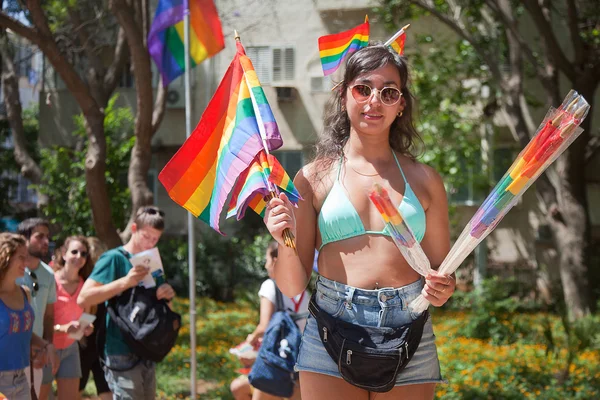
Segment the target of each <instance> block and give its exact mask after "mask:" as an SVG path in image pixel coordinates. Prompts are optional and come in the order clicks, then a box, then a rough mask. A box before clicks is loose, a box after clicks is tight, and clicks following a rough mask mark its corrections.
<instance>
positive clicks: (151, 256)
mask: <svg viewBox="0 0 600 400" xmlns="http://www.w3.org/2000/svg"><path fill="white" fill-rule="evenodd" d="M129 261H130V262H131V265H133V266H134V267H135V266H136V265H143V266H145V267H148V268H149V271H148V274H147V275H146V276H145V277H144V279H142V280H141V282H140V283H141V284H142V285H144V287H145V288H152V287H155V286H156V278H158V277H160V276H163V275H164V274H165V270H164V268H163V265H162V261H161V259H160V254H159V253H158V248H156V247H154V248H152V249H150V250H146V251H142V252H141V253H137V254H134V255H133V256H132V257H131V258H130V259H129Z"/></svg>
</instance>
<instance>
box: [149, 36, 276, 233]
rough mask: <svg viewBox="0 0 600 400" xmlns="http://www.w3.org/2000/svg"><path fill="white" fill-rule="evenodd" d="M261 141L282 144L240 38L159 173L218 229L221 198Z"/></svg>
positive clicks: (180, 199)
mask: <svg viewBox="0 0 600 400" xmlns="http://www.w3.org/2000/svg"><path fill="white" fill-rule="evenodd" d="M263 143H264V144H266V146H267V147H268V149H269V151H271V150H275V149H278V148H279V147H281V145H282V144H283V141H282V139H281V135H280V134H279V128H278V127H277V123H276V122H275V118H274V117H273V113H272V111H271V108H270V107H269V103H268V102H267V98H266V97H265V94H264V92H263V89H262V87H261V86H260V82H259V81H258V77H257V76H256V72H255V71H254V67H253V66H252V62H251V61H250V59H249V58H248V57H247V56H246V53H245V51H244V48H243V46H242V45H241V43H239V42H238V43H237V53H236V55H235V57H234V59H233V61H232V62H231V64H230V65H229V68H228V69H227V72H226V73H225V76H224V77H223V80H222V81H221V83H220V84H219V87H218V88H217V91H216V92H215V94H214V96H213V98H212V99H211V101H210V103H209V104H208V106H207V107H206V110H205V111H204V114H203V115H202V118H201V119H200V122H199V123H198V126H197V127H196V129H194V132H192V134H191V135H190V137H189V138H188V139H187V140H186V141H185V143H184V144H183V145H182V146H181V148H180V149H179V150H178V151H177V153H175V155H174V156H173V158H171V160H170V161H169V162H168V163H167V165H166V166H165V167H164V169H163V170H162V171H161V173H160V174H159V176H158V179H159V180H160V181H161V183H162V184H163V186H164V187H165V189H166V190H167V192H168V193H169V196H170V197H171V198H172V199H173V200H174V201H175V202H176V203H177V204H179V205H181V206H182V207H184V208H185V209H186V210H188V211H190V212H191V213H192V214H193V215H194V216H196V217H198V218H199V219H200V220H202V221H204V222H206V223H207V224H209V225H210V226H211V227H212V228H213V229H215V230H216V231H217V232H219V233H221V231H220V230H219V219H220V215H221V211H222V210H223V208H224V204H225V201H226V200H227V197H228V196H229V194H230V193H231V190H232V188H233V186H234V184H235V182H236V180H237V179H238V177H239V176H240V175H242V173H243V172H244V171H245V170H246V169H247V168H248V166H250V164H252V162H253V161H254V159H255V157H256V155H257V154H258V153H259V152H260V151H261V150H263V149H264V147H263Z"/></svg>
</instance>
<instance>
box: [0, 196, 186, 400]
mask: <svg viewBox="0 0 600 400" xmlns="http://www.w3.org/2000/svg"><path fill="white" fill-rule="evenodd" d="M163 230H164V213H163V211H161V210H160V209H158V208H157V207H143V208H141V209H140V210H139V211H138V212H137V215H136V218H135V222H134V223H133V224H132V235H131V239H130V240H129V241H128V242H127V243H126V244H125V245H124V246H121V247H118V248H116V249H112V250H109V251H106V250H107V249H106V248H105V247H104V246H103V245H102V243H101V242H100V241H99V240H98V239H97V238H94V237H90V238H87V237H84V236H69V237H67V238H66V240H65V241H64V243H63V244H62V246H61V247H60V248H59V249H58V250H57V251H56V252H55V253H54V254H55V256H54V257H53V259H52V261H51V262H50V264H51V265H48V264H46V263H45V262H44V261H42V260H43V259H44V258H45V257H46V255H47V254H48V247H49V243H50V225H49V223H48V222H47V221H46V220H44V219H41V218H30V219H26V220H24V221H23V222H22V223H21V224H20V225H19V227H18V232H17V233H1V234H0V354H3V357H0V393H2V394H3V395H4V396H5V397H6V398H7V399H10V400H29V399H31V398H34V397H37V398H38V399H40V400H46V399H49V398H53V396H54V393H53V391H52V385H53V382H56V388H57V397H58V399H59V400H61V399H64V400H67V399H69V400H72V399H77V398H79V397H80V395H81V392H82V391H83V390H84V388H85V386H86V384H87V381H88V379H89V375H90V373H92V374H93V378H94V383H95V385H96V391H97V393H98V396H99V397H100V398H101V399H103V400H106V399H113V398H114V399H153V398H154V397H155V393H156V380H155V376H154V368H155V365H154V363H153V362H151V361H147V360H142V359H139V357H138V356H136V355H135V354H134V353H133V351H131V349H130V348H129V346H128V345H127V343H125V342H124V340H123V338H122V336H121V332H120V331H119V330H118V328H116V326H115V325H114V322H113V321H111V320H110V317H109V316H108V315H106V302H107V301H108V300H110V299H111V298H113V297H115V296H118V295H119V294H121V293H122V292H123V291H125V290H126V289H128V288H132V287H135V286H137V285H138V284H139V282H140V281H141V280H142V279H143V278H144V277H145V276H146V275H147V274H148V267H146V266H143V265H136V266H132V265H131V263H130V262H129V258H131V256H132V255H133V254H136V253H139V252H142V251H144V250H149V249H151V248H153V247H155V246H156V243H157V242H158V240H159V239H160V237H161V235H162V231H163ZM174 296H175V292H174V291H173V288H172V287H171V286H170V285H169V284H168V283H166V282H164V281H160V282H157V289H156V297H157V300H161V299H165V300H167V301H170V300H171V299H172V298H173V297H174ZM84 314H85V316H86V317H88V318H82V317H83V316H84ZM90 316H93V317H92V319H93V320H94V322H93V323H86V322H85V321H89V317H90ZM100 336H101V337H102V341H101V342H100V341H98V339H99V337H100ZM98 345H100V346H102V348H99V347H98ZM4 355H6V357H5V356H4Z"/></svg>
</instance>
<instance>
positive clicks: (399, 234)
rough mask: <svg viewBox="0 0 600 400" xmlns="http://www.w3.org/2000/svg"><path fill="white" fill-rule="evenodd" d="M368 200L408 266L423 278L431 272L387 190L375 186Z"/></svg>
mask: <svg viewBox="0 0 600 400" xmlns="http://www.w3.org/2000/svg"><path fill="white" fill-rule="evenodd" d="M369 198H370V199H371V201H372V202H373V204H375V207H377V211H379V213H380V214H381V216H382V217H383V220H384V221H385V223H386V229H387V230H388V231H389V232H390V234H391V236H392V240H394V243H396V246H397V247H398V248H399V249H400V252H401V253H402V255H403V256H404V258H405V259H406V261H407V262H408V264H409V265H410V266H411V267H412V268H413V269H414V270H415V271H417V272H418V273H419V274H421V275H423V276H427V274H429V273H430V272H433V270H432V269H431V265H430V264H429V259H428V258H427V256H426V255H425V253H424V252H423V249H422V248H421V246H420V245H419V242H417V239H416V238H415V235H414V234H413V233H412V231H411V230H410V227H409V226H408V224H407V223H406V221H405V220H404V218H402V215H401V214H400V212H399V211H398V209H397V208H396V207H395V206H394V204H393V203H392V200H391V199H390V196H389V195H388V192H387V190H385V188H383V187H381V186H380V185H378V184H375V185H373V189H371V192H370V193H369Z"/></svg>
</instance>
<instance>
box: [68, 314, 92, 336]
mask: <svg viewBox="0 0 600 400" xmlns="http://www.w3.org/2000/svg"><path fill="white" fill-rule="evenodd" d="M95 320H96V316H95V315H93V314H88V313H83V314H81V317H79V329H77V330H76V331H75V332H72V333H69V337H70V338H71V339H75V340H79V339H81V338H82V337H83V331H84V330H85V328H87V327H88V326H90V325H91V324H92V323H93V322H94V321H95Z"/></svg>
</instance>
